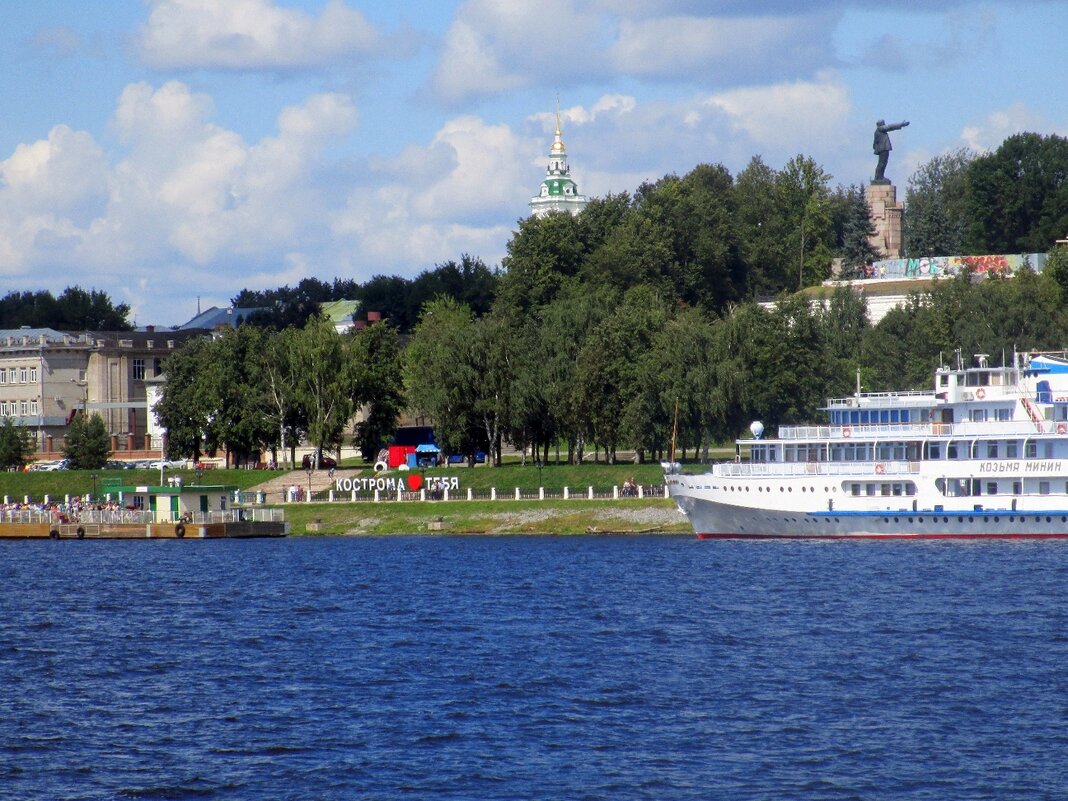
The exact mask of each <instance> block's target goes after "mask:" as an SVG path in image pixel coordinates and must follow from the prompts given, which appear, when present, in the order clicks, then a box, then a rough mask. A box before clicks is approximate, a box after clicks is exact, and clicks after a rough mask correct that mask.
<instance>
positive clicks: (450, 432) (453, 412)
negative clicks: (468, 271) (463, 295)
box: [404, 297, 479, 454]
mask: <svg viewBox="0 0 1068 801" xmlns="http://www.w3.org/2000/svg"><path fill="white" fill-rule="evenodd" d="M473 338H474V321H473V319H472V313H471V309H470V307H468V306H467V305H466V304H464V303H459V302H458V301H456V300H454V299H453V298H448V297H442V298H438V299H437V300H433V301H431V302H430V303H428V304H427V305H426V307H425V308H424V310H423V316H422V318H421V319H420V321H419V325H417V326H416V327H415V331H414V332H412V338H411V341H410V342H409V344H408V349H407V351H406V352H405V366H404V375H405V386H406V387H407V394H408V398H409V400H410V402H411V404H412V406H413V407H414V408H415V409H416V410H417V411H418V412H420V413H421V414H425V415H427V416H428V417H430V418H431V419H432V420H433V421H434V434H435V436H436V438H437V441H438V445H439V446H441V447H442V448H443V449H444V450H445V452H446V453H468V454H470V453H473V452H474V443H475V441H476V439H477V437H478V430H479V421H478V415H477V411H476V408H475V397H474V392H473V387H474V385H475V381H476V377H475V375H474V368H473V366H472V363H471V358H470V352H469V346H470V344H471V342H472V341H473Z"/></svg>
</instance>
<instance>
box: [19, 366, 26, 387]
mask: <svg viewBox="0 0 1068 801" xmlns="http://www.w3.org/2000/svg"><path fill="white" fill-rule="evenodd" d="M19 383H20V384H25V383H26V368H25V367H20V368H19Z"/></svg>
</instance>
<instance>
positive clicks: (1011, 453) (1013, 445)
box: [1005, 440, 1019, 459]
mask: <svg viewBox="0 0 1068 801" xmlns="http://www.w3.org/2000/svg"><path fill="white" fill-rule="evenodd" d="M1018 452H1019V445H1018V443H1017V442H1016V440H1011V441H1009V442H1006V443H1005V456H1006V457H1007V458H1009V459H1015V458H1016V457H1017V456H1018V455H1019V454H1018Z"/></svg>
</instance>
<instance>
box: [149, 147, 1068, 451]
mask: <svg viewBox="0 0 1068 801" xmlns="http://www.w3.org/2000/svg"><path fill="white" fill-rule="evenodd" d="M1065 167H1068V140H1065V139H1062V138H1060V137H1056V136H1050V137H1042V136H1039V135H1037V134H1023V135H1020V136H1017V137H1011V138H1010V139H1008V140H1006V142H1005V143H1004V144H1003V145H1002V146H1001V148H999V149H998V150H997V151H995V152H993V153H990V154H987V155H983V156H974V155H972V154H967V153H963V152H958V153H954V154H949V155H944V156H939V157H936V158H935V159H932V160H931V161H930V162H928V163H927V164H926V165H924V166H923V167H921V168H920V170H918V171H917V172H916V174H914V176H912V178H911V179H910V181H909V189H908V201H909V206H908V218H907V220H906V237H907V240H906V241H907V242H909V243H910V245H909V246H910V247H911V248H913V254H914V255H916V254H919V253H921V251H920V250H918V249H921V248H922V253H923V254H924V255H943V254H956V253H959V254H961V255H969V254H971V253H982V252H994V253H996V252H1019V251H1035V250H1037V251H1045V250H1047V249H1049V248H1050V246H1051V244H1052V239H1051V238H1050V237H1054V235H1056V236H1063V235H1064V233H1065V232H1066V231H1068V195H1065V192H1068V190H1066V189H1065V188H1064V181H1065V176H1068V169H1065ZM991 209H994V211H991ZM910 231H911V232H912V233H911V234H910V233H908V232H910ZM870 232H871V223H870V215H869V212H868V209H867V205H866V202H865V200H864V192H863V189H862V187H859V186H837V187H832V186H831V176H829V175H828V174H827V173H826V172H825V171H824V170H823V169H822V168H821V167H820V166H819V165H818V164H817V163H815V162H814V161H813V160H812V159H810V158H807V157H804V156H797V157H795V158H794V159H791V160H790V161H789V162H788V163H787V164H786V165H784V166H783V167H782V168H781V169H778V170H776V169H773V168H771V167H769V166H768V165H766V164H765V163H764V162H763V161H762V160H761V159H760V158H759V157H755V158H753V159H752V160H751V161H750V163H749V164H748V165H747V166H746V168H745V169H744V170H742V171H741V172H740V173H739V174H738V175H737V176H732V175H731V174H730V172H729V171H728V170H727V169H726V168H725V167H723V166H722V165H709V164H703V165H698V166H697V167H695V168H694V169H693V170H691V171H690V172H689V173H687V174H686V175H683V176H677V175H668V176H665V177H663V178H662V179H660V180H658V181H655V182H646V183H643V184H642V185H641V186H640V187H638V188H637V190H635V192H634V194H633V195H631V194H629V193H620V194H616V195H608V196H605V197H603V198H596V199H594V200H592V201H591V202H590V203H589V205H588V206H587V207H586V208H585V209H584V210H583V211H582V212H581V213H580V214H578V215H576V216H571V215H569V214H549V215H547V216H545V217H530V218H527V219H523V220H520V221H518V223H517V230H516V231H515V233H514V235H513V237H512V239H511V240H510V241H509V242H508V245H507V255H506V256H505V258H504V260H503V262H502V265H501V269H500V271H491V270H489V269H488V268H486V267H485V265H483V264H482V262H481V261H480V260H478V259H476V258H472V257H470V256H464V257H462V258H461V260H460V262H459V263H454V262H448V263H446V264H444V265H438V266H437V267H435V268H434V269H431V270H427V271H425V272H424V273H421V274H420V275H419V276H418V277H417V278H416V279H412V280H408V279H401V278H389V277H383V276H375V277H374V278H372V279H371V280H369V281H368V282H367V283H365V284H363V285H359V284H356V283H354V282H345V281H340V280H339V279H335V281H334V283H333V284H326V283H325V282H321V281H318V280H317V279H305V281H302V282H301V283H300V284H299V285H298V287H297V288H295V289H294V290H290V289H289V288H288V287H283V288H282V289H279V290H272V291H267V292H260V293H252V292H248V291H245V292H242V293H241V294H240V295H239V296H238V297H237V298H235V303H236V304H239V305H244V306H260V307H262V308H264V309H265V310H266V313H265V315H264V317H263V318H262V319H260V320H258V321H255V322H258V323H260V324H259V325H243V326H241V327H240V328H238V329H236V330H234V331H228V332H226V333H225V334H224V335H222V336H221V337H219V338H216V339H210V340H208V339H205V340H203V341H199V342H196V343H193V344H192V345H190V346H189V347H187V348H185V349H183V350H182V351H181V352H179V353H177V354H175V355H174V356H173V357H172V358H171V359H170V360H169V361H168V363H167V365H166V373H167V377H168V383H167V387H166V390H165V393H164V397H163V401H162V402H161V404H160V406H159V408H158V410H157V411H158V412H159V413H160V415H161V417H162V419H163V422H164V424H165V425H166V426H167V427H168V429H169V431H170V450H171V453H172V455H174V456H179V455H181V456H192V457H194V458H198V457H199V455H200V454H201V453H202V452H205V451H206V452H214V451H216V450H218V449H220V448H225V449H226V450H227V451H228V452H230V453H232V454H235V455H236V456H237V457H238V458H239V459H247V458H252V457H253V456H255V455H256V454H257V453H259V452H261V451H262V449H263V448H267V449H271V450H272V451H273V452H277V453H280V454H283V456H284V455H285V454H286V453H289V454H290V455H291V454H292V449H293V446H294V443H296V442H297V441H300V440H302V439H305V438H306V439H308V440H310V441H311V442H312V443H314V444H315V445H316V446H317V448H319V449H322V448H329V447H333V446H335V445H337V444H338V443H340V442H341V441H342V440H343V439H344V438H346V437H347V436H355V438H356V441H357V442H358V443H359V444H360V446H361V447H362V448H363V450H364V452H365V454H367V455H373V454H374V453H375V451H376V450H377V449H378V448H379V447H381V445H382V444H383V443H384V442H386V441H387V439H388V437H389V435H390V434H391V433H392V430H393V428H394V426H395V424H396V419H397V416H398V415H399V413H400V412H401V411H402V410H407V411H408V412H410V413H412V414H417V415H424V416H426V417H429V418H430V419H431V420H432V421H433V423H434V426H435V430H436V433H437V436H438V440H439V444H441V445H442V447H443V448H445V449H446V450H447V451H449V452H450V453H462V454H472V453H474V452H475V451H476V450H485V451H487V452H488V453H490V454H491V455H492V457H493V458H494V459H495V458H498V457H499V453H500V449H501V446H502V443H504V442H509V443H511V444H513V445H516V446H521V447H524V448H525V449H527V450H528V451H529V452H533V453H536V454H537V457H538V458H539V459H542V460H548V459H550V458H557V454H559V458H560V459H567V460H571V461H579V460H582V459H584V458H590V457H591V456H592V457H593V458H605V459H608V460H613V459H615V456H616V453H617V452H618V451H619V450H621V449H627V450H631V449H633V450H636V451H637V452H638V453H639V455H640V456H641V457H642V458H645V457H656V458H660V457H662V456H663V455H664V451H665V448H667V447H668V444H669V443H670V442H671V441H672V440H673V439H674V440H675V441H676V442H677V443H678V445H679V447H680V448H686V449H688V450H690V451H691V452H694V451H698V452H700V451H703V450H704V449H705V447H706V446H708V445H710V444H712V443H719V442H723V441H729V440H730V439H732V438H734V437H735V436H737V435H738V434H739V433H740V432H742V431H743V430H744V429H745V428H746V427H747V426H748V424H749V422H750V421H752V420H754V419H760V420H762V421H763V422H764V423H765V425H767V426H769V427H773V426H776V425H778V424H782V423H792V422H803V421H806V420H811V419H813V418H814V417H817V416H818V411H819V407H820V405H821V404H822V403H823V401H824V399H825V398H826V397H827V396H835V395H844V394H850V393H851V392H852V391H853V389H854V387H855V385H856V383H857V381H858V376H859V381H860V382H861V384H862V386H863V387H864V388H865V389H903V388H923V387H926V386H927V385H928V382H929V376H930V372H931V370H932V369H933V367H934V366H935V365H936V364H937V363H938V361H939V358H940V354H942V356H943V358H944V357H945V356H946V355H947V354H949V353H951V352H953V351H954V350H956V349H957V348H961V349H963V350H964V351H965V352H972V353H974V352H985V353H990V354H995V355H996V354H998V353H1001V352H1006V351H1011V350H1013V349H1019V350H1035V349H1057V348H1061V347H1063V346H1064V343H1065V340H1066V337H1065V333H1066V331H1068V318H1066V314H1065V311H1064V309H1065V307H1066V304H1065V301H1066V299H1068V298H1066V296H1065V291H1066V288H1068V266H1066V265H1068V260H1066V259H1065V256H1064V254H1063V252H1062V251H1060V250H1056V251H1054V252H1053V253H1052V254H1051V257H1050V260H1049V262H1048V265H1047V268H1046V270H1045V272H1044V273H1043V274H1042V275H1035V274H1033V273H1030V272H1028V271H1026V270H1025V271H1024V273H1023V274H1021V275H1019V276H1018V277H1016V278H1013V279H1011V280H1010V279H1006V278H1004V277H1000V276H977V275H971V274H968V273H964V274H962V275H961V276H958V277H957V278H955V279H952V280H949V281H942V282H939V283H937V284H936V285H935V286H934V288H933V289H931V290H930V291H927V292H925V293H923V294H916V295H914V296H912V297H910V299H909V301H908V302H907V303H906V304H905V305H904V306H903V307H902V308H900V309H895V310H893V311H891V312H890V313H889V314H888V315H887V316H886V317H885V318H883V320H882V321H881V322H880V323H879V324H878V325H877V326H872V325H871V324H870V322H869V320H868V317H867V313H866V306H865V302H864V299H863V297H861V296H859V295H858V294H855V293H854V292H853V291H852V290H850V289H844V288H842V289H837V290H835V291H833V292H832V291H829V290H828V291H823V292H822V296H821V295H820V293H819V292H817V293H816V296H817V297H818V298H819V302H815V303H813V302H811V300H812V295H811V294H810V295H801V294H791V293H794V291H795V290H797V289H801V288H804V287H812V286H814V285H818V284H819V283H820V281H822V280H823V279H824V278H826V277H828V276H829V275H830V272H831V265H832V261H833V260H834V259H836V258H837V259H841V264H842V267H843V271H844V273H845V274H846V275H848V274H849V273H850V271H851V270H853V269H856V268H858V267H859V266H863V265H864V264H866V263H867V262H869V261H870V260H871V257H872V255H873V254H872V253H871V251H870V246H868V244H867V239H868V235H869V234H870ZM811 292H812V290H810V293H811ZM339 294H341V295H345V296H348V297H349V298H352V297H355V298H356V299H359V300H360V301H361V304H362V308H363V309H364V310H367V309H375V310H380V311H382V312H383V314H384V315H385V316H386V317H387V322H386V323H384V324H379V325H374V326H369V327H367V328H366V329H364V330H363V331H360V332H357V333H355V334H352V335H341V334H338V333H337V332H336V331H334V330H333V327H332V326H331V325H330V324H329V323H328V322H327V321H326V320H323V319H322V318H320V317H318V316H316V315H315V312H316V311H317V309H318V304H320V303H322V302H324V301H325V300H329V299H336V297H335V296H337V295H339ZM768 297H772V298H777V300H776V303H775V304H774V305H773V306H772V307H771V308H765V307H764V306H761V305H759V304H758V303H756V300H757V299H761V298H768ZM402 345H403V347H402ZM358 410H362V411H363V416H365V417H366V422H364V423H363V424H361V426H360V427H359V429H358V430H353V427H352V421H353V420H354V419H355V415H356V412H357V411H358Z"/></svg>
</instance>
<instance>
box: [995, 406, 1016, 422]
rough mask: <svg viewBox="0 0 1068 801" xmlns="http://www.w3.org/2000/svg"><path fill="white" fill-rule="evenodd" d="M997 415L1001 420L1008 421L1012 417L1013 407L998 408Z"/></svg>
mask: <svg viewBox="0 0 1068 801" xmlns="http://www.w3.org/2000/svg"><path fill="white" fill-rule="evenodd" d="M996 415H997V420H998V421H999V422H1002V423H1004V422H1007V421H1009V420H1011V419H1012V409H998V410H997V412H996Z"/></svg>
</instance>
